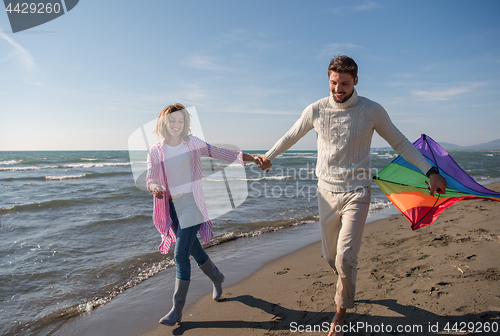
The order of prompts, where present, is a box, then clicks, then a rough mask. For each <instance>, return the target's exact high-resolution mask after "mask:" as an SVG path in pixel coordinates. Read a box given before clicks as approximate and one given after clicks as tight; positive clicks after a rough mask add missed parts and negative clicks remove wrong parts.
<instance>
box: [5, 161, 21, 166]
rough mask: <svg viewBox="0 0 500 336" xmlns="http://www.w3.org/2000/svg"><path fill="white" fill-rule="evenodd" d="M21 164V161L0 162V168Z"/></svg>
mask: <svg viewBox="0 0 500 336" xmlns="http://www.w3.org/2000/svg"><path fill="white" fill-rule="evenodd" d="M19 162H21V160H9V161H0V165H2V166H9V165H15V164H18V163H19Z"/></svg>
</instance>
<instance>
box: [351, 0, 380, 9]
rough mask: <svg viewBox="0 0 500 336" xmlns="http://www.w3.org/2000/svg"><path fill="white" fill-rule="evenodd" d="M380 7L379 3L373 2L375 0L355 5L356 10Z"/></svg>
mask: <svg viewBox="0 0 500 336" xmlns="http://www.w3.org/2000/svg"><path fill="white" fill-rule="evenodd" d="M378 7H379V5H378V4H377V3H375V2H373V1H367V2H366V3H364V4H362V5H359V6H356V7H354V10H356V11H370V10H373V9H376V8H378Z"/></svg>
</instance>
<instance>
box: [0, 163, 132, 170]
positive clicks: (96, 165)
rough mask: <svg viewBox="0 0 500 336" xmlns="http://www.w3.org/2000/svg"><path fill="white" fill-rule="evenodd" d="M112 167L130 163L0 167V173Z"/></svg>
mask: <svg viewBox="0 0 500 336" xmlns="http://www.w3.org/2000/svg"><path fill="white" fill-rule="evenodd" d="M114 166H130V162H101V163H65V164H59V165H50V166H27V167H22V166H21V167H20V166H16V167H0V171H24V170H40V169H55V168H103V167H114Z"/></svg>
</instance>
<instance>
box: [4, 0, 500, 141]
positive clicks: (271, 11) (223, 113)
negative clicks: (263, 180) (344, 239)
mask: <svg viewBox="0 0 500 336" xmlns="http://www.w3.org/2000/svg"><path fill="white" fill-rule="evenodd" d="M499 16H500V2H498V1H479V2H470V1H467V2H466V1H435V0H434V1H397V0H395V1H331V0H330V1H247V2H239V1H165V0H144V1H118V0H108V1H97V0H82V1H80V2H79V4H78V5H77V6H76V7H75V8H74V9H73V10H72V11H70V12H69V13H67V14H65V15H63V16H61V17H59V18H58V19H55V20H53V21H51V22H48V23H46V24H43V25H41V26H38V27H35V28H32V29H30V30H26V31H24V32H19V33H15V34H14V33H12V31H11V28H10V25H9V22H8V18H7V14H6V13H5V12H1V13H0V30H1V31H0V150H100V149H103V150H104V149H127V140H128V137H129V136H130V134H131V133H132V132H133V131H134V130H136V129H137V128H138V127H140V126H141V125H143V124H145V123H148V122H150V121H151V120H153V119H155V118H156V117H157V116H158V114H159V112H160V111H161V110H162V109H163V108H164V107H165V106H167V105H169V104H172V103H175V102H181V103H183V104H184V105H186V106H195V107H196V110H197V112H198V115H199V118H200V122H201V124H202V127H203V131H204V134H205V138H206V140H207V141H209V142H211V143H214V144H221V143H227V144H232V145H236V146H238V147H239V148H242V149H247V150H249V149H268V148H270V147H271V146H272V145H273V144H274V143H275V142H276V141H277V140H278V139H279V138H280V137H281V136H282V135H283V134H284V133H285V132H286V131H287V130H288V129H289V128H290V126H291V125H292V124H293V123H294V122H295V120H296V119H297V118H298V117H299V116H300V114H301V112H302V110H303V109H304V108H305V107H306V106H307V105H309V104H310V103H312V102H314V101H316V100H318V99H320V98H323V97H325V96H327V95H328V94H329V88H328V76H327V67H328V63H329V61H330V59H331V58H332V57H333V56H334V55H336V54H338V53H344V54H347V55H349V56H351V57H353V58H354V59H355V60H356V62H357V63H358V66H359V84H358V86H357V90H358V93H359V94H360V95H362V96H366V97H368V98H370V99H372V100H375V101H377V102H379V103H381V104H382V106H384V107H385V108H386V110H387V111H388V112H389V115H390V116H391V118H392V120H393V122H394V123H395V124H396V126H397V127H398V128H399V129H400V130H401V131H402V132H403V133H404V134H405V135H406V136H407V137H408V139H410V140H411V141H414V140H416V139H417V138H418V137H419V136H420V134H421V133H426V134H428V135H430V136H431V137H433V138H434V139H435V140H437V141H443V142H450V143H455V144H458V145H473V144H478V143H482V142H487V141H491V140H494V139H498V138H500V132H499V131H498V128H499V126H500V100H499V97H500V38H499V36H500V21H499V20H498V17H499ZM372 146H373V147H378V146H386V143H385V142H384V141H383V140H382V139H381V138H380V137H378V136H375V137H374V140H373V143H372ZM293 149H315V134H314V131H311V132H310V134H308V135H307V136H306V137H305V138H304V139H302V140H301V141H299V143H297V144H296V145H295V147H293Z"/></svg>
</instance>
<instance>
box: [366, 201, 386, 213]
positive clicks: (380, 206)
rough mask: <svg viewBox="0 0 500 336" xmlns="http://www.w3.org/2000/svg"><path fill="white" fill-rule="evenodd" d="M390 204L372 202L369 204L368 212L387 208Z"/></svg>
mask: <svg viewBox="0 0 500 336" xmlns="http://www.w3.org/2000/svg"><path fill="white" fill-rule="evenodd" d="M391 204H392V203H391V202H373V203H370V210H369V211H376V210H382V209H385V208H387V207H389V206H390V205H391Z"/></svg>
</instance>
